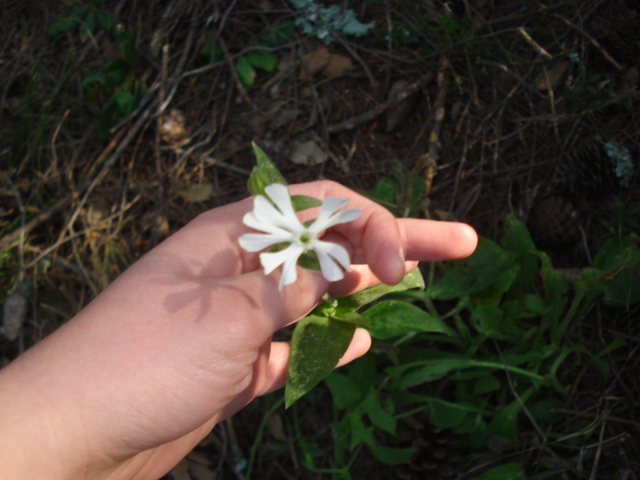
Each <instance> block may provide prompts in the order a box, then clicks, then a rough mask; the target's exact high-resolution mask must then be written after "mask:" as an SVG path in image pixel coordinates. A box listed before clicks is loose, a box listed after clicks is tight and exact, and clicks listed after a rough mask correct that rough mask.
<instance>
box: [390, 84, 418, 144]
mask: <svg viewBox="0 0 640 480" xmlns="http://www.w3.org/2000/svg"><path fill="white" fill-rule="evenodd" d="M408 84H409V82H407V81H406V80H398V81H397V82H395V83H394V84H393V85H392V86H391V88H390V89H389V96H388V97H387V100H391V99H393V98H395V97H396V96H398V94H399V93H401V92H402V91H403V90H404V89H405V88H406V87H407V85H408ZM415 100H416V95H415V94H414V95H411V96H409V97H408V98H405V99H404V100H402V101H401V102H398V103H396V104H395V105H394V106H393V107H391V108H390V109H389V110H387V115H386V124H385V132H386V133H391V132H393V131H394V130H395V129H396V128H398V126H399V125H400V123H402V121H403V120H404V119H405V118H407V116H408V115H409V114H410V113H411V111H412V110H413V107H414V106H415V103H416V102H415Z"/></svg>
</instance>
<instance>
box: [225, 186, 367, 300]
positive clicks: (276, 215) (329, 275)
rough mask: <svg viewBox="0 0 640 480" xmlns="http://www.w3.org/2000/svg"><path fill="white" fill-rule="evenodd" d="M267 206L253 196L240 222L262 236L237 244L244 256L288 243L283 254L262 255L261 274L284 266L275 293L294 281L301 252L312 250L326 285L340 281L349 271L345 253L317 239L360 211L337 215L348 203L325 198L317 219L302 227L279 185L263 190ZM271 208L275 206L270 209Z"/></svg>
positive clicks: (245, 238) (243, 238)
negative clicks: (249, 207) (250, 208)
mask: <svg viewBox="0 0 640 480" xmlns="http://www.w3.org/2000/svg"><path fill="white" fill-rule="evenodd" d="M265 192H266V194H267V195H269V198H271V200H273V203H271V202H270V201H269V200H268V199H267V198H266V197H264V196H262V195H257V196H256V198H255V200H254V204H253V211H251V212H249V213H247V214H246V215H245V216H244V218H243V219H242V221H243V223H244V224H245V225H247V226H248V227H251V228H254V229H256V230H258V231H260V232H264V233H247V234H245V235H242V236H241V237H240V238H239V239H238V242H239V243H240V246H241V247H242V248H244V249H245V250H247V251H248V252H259V251H260V250H264V249H265V248H269V247H272V246H274V245H277V244H279V243H289V244H290V245H289V246H288V247H287V248H285V249H284V250H280V251H278V252H263V253H261V254H260V263H261V264H262V267H263V268H264V273H265V274H267V275H268V274H269V273H271V272H272V271H273V270H275V269H276V268H277V267H279V266H280V265H282V264H284V267H283V269H282V277H281V278H280V286H279V287H278V288H279V289H282V287H284V286H285V285H289V284H290V283H293V282H295V281H296V279H297V278H298V274H297V272H296V264H297V262H298V258H300V255H302V254H303V253H305V252H308V251H310V250H313V251H314V252H315V253H316V255H317V256H318V260H319V261H320V269H321V270H322V275H324V277H325V278H326V279H327V280H329V281H330V282H335V281H337V280H342V278H344V272H343V271H342V269H341V268H340V266H339V265H338V264H340V265H341V266H342V267H343V268H344V269H345V270H349V266H350V264H351V260H350V259H349V253H348V252H347V250H346V249H345V248H344V247H342V246H341V245H338V244H336V243H331V242H323V241H322V240H320V239H319V238H318V237H319V235H320V234H321V233H322V232H324V231H325V230H327V229H328V228H330V227H333V226H334V225H338V224H340V223H347V222H351V221H353V220H355V219H356V218H358V217H359V216H360V214H361V213H362V210H360V209H356V208H351V209H348V210H343V211H341V212H338V213H336V212H337V211H338V209H340V208H342V207H343V206H345V205H346V204H347V203H349V200H343V199H341V198H335V197H327V198H325V199H324V201H323V202H322V207H321V208H320V213H319V214H318V218H316V220H315V221H314V222H313V224H311V225H310V226H309V227H305V226H304V225H303V224H302V222H301V221H300V220H299V219H298V217H297V215H296V212H295V210H294V209H293V205H292V203H291V197H290V196H289V190H288V189H287V187H286V186H284V185H282V184H280V183H274V184H271V185H269V186H268V187H266V188H265ZM274 204H275V206H274Z"/></svg>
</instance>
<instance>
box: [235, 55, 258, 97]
mask: <svg viewBox="0 0 640 480" xmlns="http://www.w3.org/2000/svg"><path fill="white" fill-rule="evenodd" d="M236 72H237V73H238V78H239V79H240V82H241V83H242V86H243V87H244V88H246V89H247V90H249V89H250V88H251V87H252V86H253V82H255V81H256V71H255V70H254V68H253V67H252V66H251V64H250V63H249V60H247V59H246V58H245V57H244V56H242V57H238V60H237V61H236Z"/></svg>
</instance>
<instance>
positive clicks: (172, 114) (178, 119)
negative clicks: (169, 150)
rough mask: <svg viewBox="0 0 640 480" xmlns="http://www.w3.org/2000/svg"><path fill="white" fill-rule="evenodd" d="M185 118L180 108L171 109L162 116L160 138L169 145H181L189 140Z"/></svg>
mask: <svg viewBox="0 0 640 480" xmlns="http://www.w3.org/2000/svg"><path fill="white" fill-rule="evenodd" d="M189 134H190V132H189V128H188V127H187V120H186V118H185V116H184V113H182V112H181V111H180V110H177V109H173V110H170V111H169V112H168V113H166V114H165V115H163V116H162V119H161V121H160V138H162V140H163V141H164V142H166V143H169V144H171V145H177V146H182V145H185V144H187V143H189V142H190V141H191V139H190V138H189Z"/></svg>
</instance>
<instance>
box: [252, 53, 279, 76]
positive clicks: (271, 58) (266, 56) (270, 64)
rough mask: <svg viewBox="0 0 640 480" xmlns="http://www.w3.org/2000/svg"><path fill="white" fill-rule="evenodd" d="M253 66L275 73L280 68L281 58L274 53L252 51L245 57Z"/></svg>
mask: <svg viewBox="0 0 640 480" xmlns="http://www.w3.org/2000/svg"><path fill="white" fill-rule="evenodd" d="M244 57H245V58H246V59H247V61H248V62H249V63H250V64H251V66H253V67H255V68H260V69H262V70H264V71H265V72H268V73H273V72H274V71H275V70H276V68H277V67H278V63H279V62H280V58H279V57H278V56H277V55H276V54H275V53H272V52H265V51H252V52H249V53H247V54H246V55H244Z"/></svg>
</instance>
